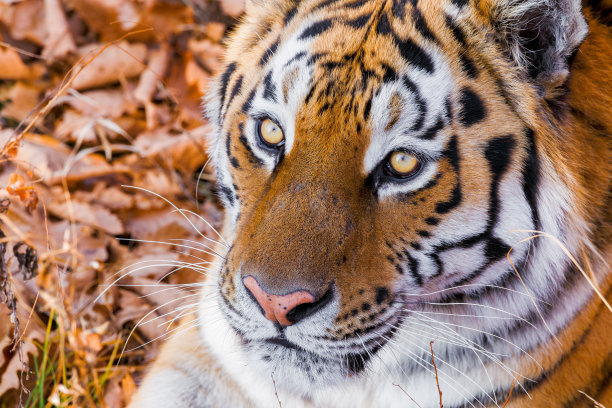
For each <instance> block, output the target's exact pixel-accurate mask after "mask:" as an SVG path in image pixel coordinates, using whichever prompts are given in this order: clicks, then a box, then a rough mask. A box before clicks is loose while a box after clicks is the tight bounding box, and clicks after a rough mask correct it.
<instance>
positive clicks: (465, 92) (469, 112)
mask: <svg viewBox="0 0 612 408" xmlns="http://www.w3.org/2000/svg"><path fill="white" fill-rule="evenodd" d="M459 103H460V104H461V109H460V112H459V119H460V120H461V123H462V124H463V126H465V127H469V126H472V125H475V124H476V123H478V122H481V121H482V120H484V118H485V117H486V116H487V114H486V110H485V107H484V103H483V102H482V99H480V97H479V96H478V94H476V92H474V91H472V90H471V89H470V88H467V87H466V88H463V89H462V90H461V97H460V99H459Z"/></svg>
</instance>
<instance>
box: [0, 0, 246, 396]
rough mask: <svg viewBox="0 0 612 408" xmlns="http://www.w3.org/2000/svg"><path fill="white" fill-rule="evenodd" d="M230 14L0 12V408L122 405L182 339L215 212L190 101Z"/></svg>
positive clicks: (202, 3) (182, 7)
mask: <svg viewBox="0 0 612 408" xmlns="http://www.w3.org/2000/svg"><path fill="white" fill-rule="evenodd" d="M242 8H243V4H242V1H240V0H182V1H181V0H5V1H3V2H0V408H2V407H13V406H20V405H21V406H26V407H32V406H38V407H51V406H60V407H64V406H78V407H82V406H96V407H100V406H101V407H109V408H112V407H122V406H125V405H126V404H127V403H128V402H129V399H130V396H131V395H132V393H133V392H134V390H135V387H136V386H135V384H136V383H137V382H138V379H139V378H140V377H141V376H142V370H143V367H144V366H145V365H146V364H147V362H149V361H150V360H151V359H152V358H154V356H155V355H156V352H157V349H158V347H159V345H160V341H158V340H159V339H162V338H164V337H167V336H169V335H172V334H177V333H180V330H181V327H180V324H179V323H178V321H179V320H180V317H181V316H182V315H185V314H187V313H189V311H190V310H192V307H193V305H194V302H195V299H196V297H197V296H196V291H197V289H198V287H197V285H193V283H194V282H198V281H199V280H201V274H203V273H205V271H206V265H207V264H208V262H210V260H211V259H212V258H213V256H215V255H214V254H212V253H211V251H210V250H209V249H208V246H209V245H210V242H211V240H214V239H215V238H217V237H216V235H215V233H214V232H213V230H212V227H218V226H219V224H220V218H221V213H220V210H219V206H218V204H217V202H216V195H215V192H214V184H213V183H212V181H213V180H212V171H211V169H210V168H208V167H206V166H205V164H206V161H207V155H206V140H205V137H206V135H207V133H208V132H209V130H210V128H209V126H208V125H207V123H206V121H205V120H204V119H203V118H202V114H201V107H200V101H201V98H202V96H203V93H204V89H205V87H206V84H207V83H208V81H209V80H210V77H211V75H213V74H214V73H215V72H217V71H218V69H219V67H220V61H221V58H222V52H223V49H222V46H221V45H220V42H221V41H222V38H223V36H224V35H225V33H226V32H227V31H228V30H229V29H231V26H232V24H233V23H234V21H235V18H236V17H238V16H239V15H240V14H241V12H242ZM178 209H181V210H184V211H179V210H178ZM200 215H201V216H202V217H203V219H202V218H200V217H199V216H200ZM209 223H210V225H209ZM120 276H124V277H123V279H121V280H120V281H118V282H115V281H116V279H117V278H118V277H120Z"/></svg>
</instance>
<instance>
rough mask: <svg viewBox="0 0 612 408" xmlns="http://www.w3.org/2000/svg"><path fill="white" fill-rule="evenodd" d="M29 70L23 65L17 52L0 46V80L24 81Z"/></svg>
mask: <svg viewBox="0 0 612 408" xmlns="http://www.w3.org/2000/svg"><path fill="white" fill-rule="evenodd" d="M29 77H30V69H29V68H28V67H27V66H26V65H25V64H24V63H23V61H22V60H21V58H20V57H19V53H17V51H15V50H12V49H10V48H5V47H4V46H1V45H0V79H26V78H29Z"/></svg>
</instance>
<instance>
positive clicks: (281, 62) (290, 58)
mask: <svg viewBox="0 0 612 408" xmlns="http://www.w3.org/2000/svg"><path fill="white" fill-rule="evenodd" d="M306 24H309V23H306ZM312 42H313V38H312V37H305V36H303V33H302V31H301V30H297V31H295V32H294V33H293V34H292V35H291V36H290V37H289V39H287V40H285V41H283V42H282V43H280V44H278V45H277V46H275V47H276V50H274V49H272V47H271V48H269V49H268V50H267V52H268V55H270V57H268V58H267V61H268V63H267V64H266V66H265V69H264V72H265V75H264V76H263V80H262V81H261V82H260V83H259V84H258V86H257V88H256V90H255V93H254V96H253V99H252V103H251V109H250V111H249V112H248V113H249V114H251V115H252V116H258V115H261V116H263V115H266V116H270V117H272V118H273V119H274V120H276V121H277V122H279V124H280V125H281V126H282V127H283V129H284V132H285V138H286V141H285V152H289V151H291V148H292V147H293V142H294V137H293V135H294V133H295V128H294V126H295V118H296V116H297V114H298V110H299V109H300V107H301V106H302V103H303V101H304V98H305V97H306V94H307V93H308V90H309V89H310V87H311V86H312V78H313V72H314V64H313V63H312V62H310V61H309V59H308V56H309V55H310V53H311V52H310V48H311V44H312Z"/></svg>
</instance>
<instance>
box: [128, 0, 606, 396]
mask: <svg viewBox="0 0 612 408" xmlns="http://www.w3.org/2000/svg"><path fill="white" fill-rule="evenodd" d="M611 16H612V1H609V0H599V1H595V0H590V1H586V2H585V3H584V4H581V2H580V1H577V0H247V3H246V12H245V15H244V16H243V17H242V19H241V20H240V22H239V23H238V24H237V26H236V27H235V28H234V29H233V30H232V31H231V32H230V33H229V35H228V40H227V44H226V46H227V51H226V53H227V54H226V60H225V65H224V68H223V70H222V71H221V72H220V73H219V74H218V75H217V76H216V78H215V79H214V80H213V81H212V83H211V86H210V89H208V91H207V92H206V95H207V96H206V97H205V99H206V101H205V105H206V107H205V112H206V117H207V118H208V121H209V122H210V123H211V124H212V126H214V131H213V132H212V134H211V137H210V146H209V152H210V157H211V161H212V163H213V166H214V168H215V172H216V178H217V191H218V194H219V196H220V199H221V200H222V202H223V204H224V206H225V213H224V217H225V218H224V222H223V228H222V230H221V232H220V235H219V238H218V240H217V241H218V242H217V243H216V244H215V245H216V247H215V248H216V249H215V253H217V254H219V256H218V257H217V258H216V261H215V263H214V265H213V267H211V268H210V271H209V273H208V275H207V277H206V279H205V280H204V283H202V294H201V298H200V301H199V303H198V307H197V311H196V312H194V314H193V315H191V316H190V317H189V318H188V319H187V320H186V321H185V325H184V326H182V327H183V329H182V330H181V331H179V332H177V334H176V335H173V336H171V337H170V339H169V340H168V341H167V342H166V343H165V344H164V345H163V347H162V348H161V351H160V354H159V355H158V357H157V358H156V360H155V361H154V362H153V364H152V365H151V367H150V368H149V370H148V372H147V374H146V375H145V376H144V378H143V381H142V383H141V384H140V385H139V387H138V390H137V392H136V394H135V396H134V397H133V398H132V400H131V402H130V405H129V406H130V407H132V408H142V407H194V408H195V407H274V406H280V407H334V408H342V407H412V406H414V407H421V408H434V407H444V408H460V407H512V408H521V407H592V406H602V405H603V406H605V405H607V406H609V407H612V309H610V303H609V302H610V301H611V300H612V295H611V290H612V274H611V273H610V261H611V260H612V244H611V242H612V241H611V239H610V238H611V236H612V209H611V208H612V206H611V205H610V203H611V202H612V200H611V198H612V138H611V137H610V135H611V134H612V70H611V68H610V67H611V66H612V29H611V25H612V17H611ZM596 404H601V405H596Z"/></svg>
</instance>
